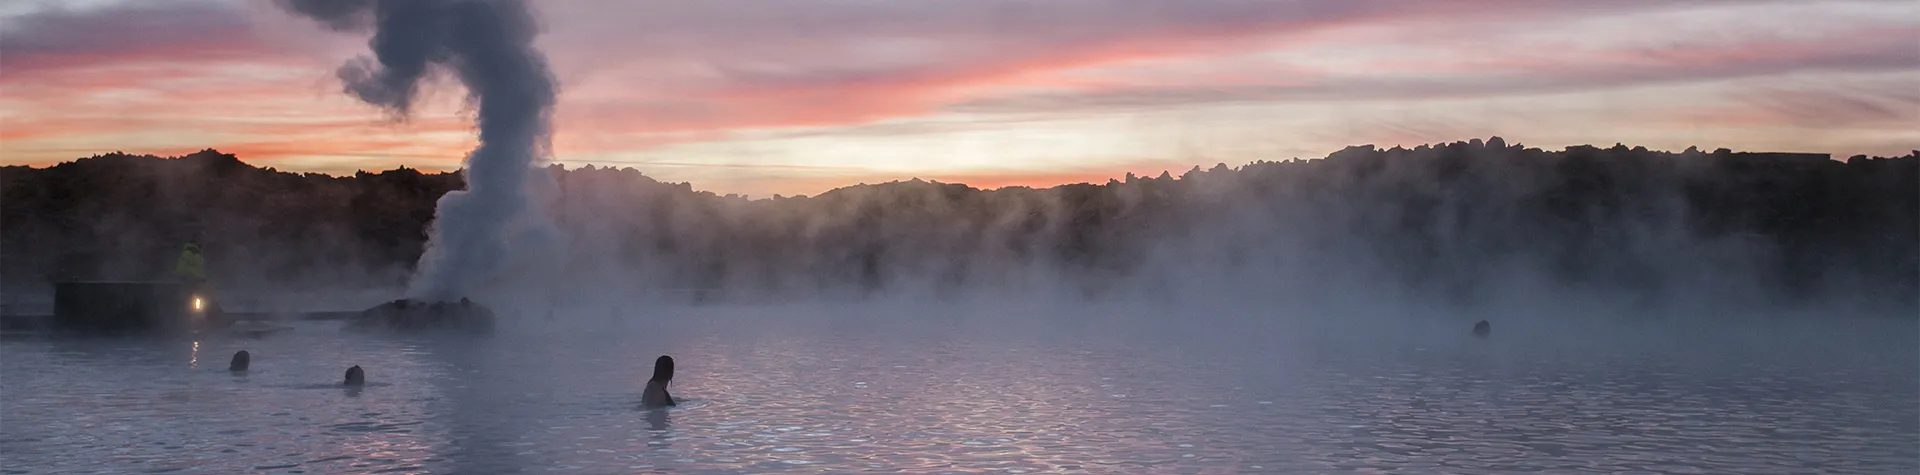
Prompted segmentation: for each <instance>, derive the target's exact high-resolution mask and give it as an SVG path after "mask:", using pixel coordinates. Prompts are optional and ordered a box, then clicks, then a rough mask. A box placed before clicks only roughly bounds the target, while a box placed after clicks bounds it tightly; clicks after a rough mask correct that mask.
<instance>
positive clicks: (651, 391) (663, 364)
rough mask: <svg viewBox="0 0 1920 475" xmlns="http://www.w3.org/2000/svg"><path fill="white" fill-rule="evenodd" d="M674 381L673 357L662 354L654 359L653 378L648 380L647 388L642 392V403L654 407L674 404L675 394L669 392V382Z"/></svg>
mask: <svg viewBox="0 0 1920 475" xmlns="http://www.w3.org/2000/svg"><path fill="white" fill-rule="evenodd" d="M672 381H673V357H672V356H665V355H662V356H661V357H660V358H659V359H655V360H653V379H649V380H647V389H646V390H645V391H643V392H641V394H640V404H641V405H643V406H646V407H648V408H653V409H657V408H662V407H667V406H672V405H674V401H673V395H672V394H669V393H667V383H669V382H672Z"/></svg>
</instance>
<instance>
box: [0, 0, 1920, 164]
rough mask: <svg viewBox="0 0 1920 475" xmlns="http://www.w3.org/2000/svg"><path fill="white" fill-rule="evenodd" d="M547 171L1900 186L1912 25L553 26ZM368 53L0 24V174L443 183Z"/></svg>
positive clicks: (1901, 1) (1630, 4) (1918, 94)
mask: <svg viewBox="0 0 1920 475" xmlns="http://www.w3.org/2000/svg"><path fill="white" fill-rule="evenodd" d="M531 3H532V4H533V5H534V8H535V9H536V10H537V14H538V15H539V16H540V19H541V22H542V24H543V27H544V33H543V35H542V36H541V37H540V40H539V45H540V47H541V48H542V49H543V50H544V51H545V53H546V54H547V55H548V57H549V61H550V63H551V65H552V68H553V72H554V75H555V77H556V78H557V79H558V81H559V83H560V87H561V93H560V100H559V105H558V106H557V109H556V112H555V114H556V115H555V117H554V136H553V155H554V157H553V158H554V159H555V160H557V161H559V162H560V163H563V164H566V165H567V166H569V167H573V166H585V165H587V164H595V165H601V166H618V167H627V166H631V167H634V168H638V169H640V170H642V171H644V172H646V173H647V174H648V175H651V176H654V177H656V178H659V179H661V180H665V181H674V182H680V181H690V182H693V184H694V186H695V187H696V188H700V189H707V190H713V191H717V192H722V193H728V192H740V193H750V194H753V195H767V194H772V193H787V194H794V193H804V194H813V193H818V192H820V191H824V190H826V189H829V188H833V187H837V186H842V185H849V184H854V183H859V182H869V183H872V182H881V181H891V180H900V179H909V178H914V177H920V178H924V179H935V180H940V181H948V182H963V183H968V184H973V185H976V186H984V187H995V186H1003V185H1011V184H1024V185H1036V186H1050V185H1054V184H1060V183H1069V182H1080V181H1092V182H1104V181H1105V180H1106V179H1107V178H1109V177H1115V176H1119V175H1124V174H1125V173H1127V172H1135V173H1141V174H1158V173H1159V172H1160V171H1161V170H1169V169H1170V170H1173V171H1174V173H1175V174H1179V173H1180V171H1181V170H1185V169H1187V168H1190V167H1192V166H1194V165H1205V166H1211V165H1212V164H1214V163H1217V162H1225V163H1227V164H1229V165H1239V164H1244V163H1247V162H1250V161H1254V160H1280V159H1287V158H1294V157H1302V158H1305V157H1322V156H1325V155H1326V154H1327V153H1329V152H1333V151H1336V150H1339V149H1340V148H1342V147H1345V146H1348V145H1360V144H1375V145H1379V146H1382V147H1386V146H1393V145H1408V146H1412V145H1418V144H1422V143H1433V142H1442V141H1454V140H1465V139H1470V138H1476V137H1478V138H1485V137H1489V136H1494V135H1499V136H1502V137H1505V138H1506V139H1507V140H1508V142H1518V143H1522V144H1526V145H1528V146H1536V147H1543V148H1548V149H1558V148H1561V147H1565V146H1567V145H1576V144H1595V145H1601V146H1610V145H1612V144H1614V143H1616V142H1623V143H1626V144H1629V145H1645V146H1647V147H1650V148H1655V149H1668V150H1679V149H1684V148H1686V147H1688V146H1694V145H1697V146H1700V147H1701V148H1703V149H1713V148H1718V147H1728V148H1733V149H1736V150H1747V151H1805V152H1822V153H1832V154H1835V155H1836V156H1839V157H1845V156H1849V155H1853V154H1869V155H1888V156H1891V155H1904V154H1907V153H1909V152H1910V151H1912V150H1914V149H1917V148H1920V1H1913V0H1889V1H1838V0H1800V1H1760V0H1725V1H1706V0H1703V1H1666V2H1658V1H1625V0H1620V1H1610V0H1450V1H1423V2H1413V1H1399V0H1391V1H1390V0H1339V1H1335V0H1330V1H1281V0H1268V1H1262V0H1238V1H1224V0H1219V1H1216V0H1155V1H1144V0H1046V1H1041V0H1023V1H1002V0H887V1H879V0H834V1H813V0H788V1H775V0H692V1H689V0H658V1H656V0H533V1H532V2H531ZM366 42H367V37H366V36H365V35H354V34H340V33H337V32H332V31H328V30H327V29H326V28H324V27H322V25H319V24H317V23H315V22H313V21H311V20H307V19H302V18H297V17H295V16H294V15H291V14H289V13H287V12H285V11H284V10H281V9H280V8H278V7H276V6H275V4H274V2H272V1H268V0H258V1H238V0H226V1H223V0H138V1H131V0H130V1H113V0H85V1H69V0H58V1H51V0H49V1H36V0H26V1H12V2H6V3H5V4H3V5H0V162H4V163H6V164H12V165H17V164H26V165H34V166H43V165H49V164H53V163H57V162H61V161H67V160H72V159H74V158H78V157H84V156H88V155H93V154H98V153H105V152H112V151H125V152H129V153H152V154H159V155H178V154H183V153H189V152H192V151H196V150H200V149H205V148H215V149H219V150H221V151H223V152H228V153H234V154H237V155H239V156H240V158H241V159H242V160H246V161H248V162H250V163H253V164H255V165H258V166H271V167H276V168H279V169H281V170H287V171H313V172H324V173H334V174H340V173H352V172H353V171H355V170H361V169H365V170H383V169H391V168H394V167H396V166H398V165H403V164H404V165H407V166H411V167H416V168H422V169H429V170H446V169H454V168H458V167H459V166H460V161H461V159H462V158H463V157H464V156H465V154H466V152H467V151H468V150H470V149H472V148H473V146H474V136H473V133H472V130H471V109H470V108H469V107H467V106H466V105H465V102H464V100H465V93H464V91H463V90H462V89H461V88H460V86H459V84H458V82H457V81H454V80H452V79H451V78H445V77H442V78H441V79H439V80H437V81H436V84H437V85H438V86H436V87H434V88H432V89H430V90H429V91H428V93H427V96H426V98H425V101H424V102H423V103H421V104H419V106H418V108H417V110H415V111H414V114H413V115H412V116H410V117H408V118H406V119H405V120H398V119H396V118H394V117H392V116H390V115H389V114H388V113H387V112H384V111H382V110H379V109H377V108H375V107H372V106H369V105H366V104H364V103H361V102H359V101H358V100H356V99H354V98H353V97H350V96H348V95H346V94H343V93H342V86H341V83H340V81H339V80H338V79H337V78H336V77H335V75H334V70H335V69H336V68H338V67H340V65H341V64H342V63H344V62H346V61H348V60H351V59H352V58H354V57H355V56H359V55H363V54H366V53H365V52H366V48H367V46H366Z"/></svg>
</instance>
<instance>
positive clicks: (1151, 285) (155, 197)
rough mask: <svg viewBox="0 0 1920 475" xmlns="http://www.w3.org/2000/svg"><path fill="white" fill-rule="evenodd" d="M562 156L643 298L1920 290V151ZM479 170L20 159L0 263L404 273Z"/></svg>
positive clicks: (572, 206) (13, 275)
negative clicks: (673, 163)
mask: <svg viewBox="0 0 1920 475" xmlns="http://www.w3.org/2000/svg"><path fill="white" fill-rule="evenodd" d="M549 171H550V175H551V176H552V177H553V178H554V179H555V182H556V183H557V184H558V185H559V186H558V188H557V189H558V190H559V191H558V194H557V196H554V197H552V198H553V200H552V202H551V204H550V209H551V210H552V215H553V216H554V217H555V219H556V221H557V222H558V223H559V225H560V227H561V228H562V229H563V230H564V231H566V232H565V233H564V234H565V235H566V236H568V237H569V239H571V240H572V241H571V242H570V243H569V248H568V251H567V252H566V253H565V254H564V255H561V256H553V257H552V259H551V260H552V261H553V262H554V263H555V264H558V265H559V266H560V268H561V269H562V271H563V275H565V276H572V277H568V278H573V279H579V282H575V283H576V284H578V285H583V286H603V287H604V286H619V287H621V289H622V291H632V292H643V291H645V290H646V289H660V288H701V289H711V290H713V291H715V292H718V293H720V294H723V295H724V294H727V293H753V294H756V295H763V296H766V295H772V296H778V295H804V294H809V293H819V292H847V293H850V294H854V295H857V294H861V293H866V292H873V291H880V290H886V289H887V288H889V287H892V286H917V287H923V288H928V289H934V290H943V289H967V288H975V287H983V288H984V287H994V286H1022V285H1029V284H1031V283H1033V282H1039V281H1046V282H1055V283H1062V284H1058V285H1062V286H1063V287H1070V288H1072V289H1076V290H1078V291H1081V292H1084V293H1085V294H1086V295H1093V296H1099V295H1106V294H1111V293H1115V292H1128V291H1140V290H1141V289H1156V288H1166V287H1167V286H1176V287H1177V286H1180V285H1211V284H1209V282H1217V283H1219V284H1220V285H1223V286H1234V285H1239V286H1247V287H1249V288H1257V287H1259V286H1262V285H1269V284H1268V282H1270V283H1271V285H1275V286H1279V285H1312V284H1313V283H1314V282H1315V281H1318V280H1327V279H1332V276H1336V275H1337V276H1345V277H1350V278H1352V279H1353V280H1352V281H1353V282H1362V283H1369V284H1368V285H1381V286H1385V285H1389V284H1390V285H1392V286H1394V287H1396V288H1404V289H1411V291H1413V292H1422V293H1428V294H1433V295H1442V296H1448V298H1456V299H1459V298H1465V299H1471V298H1472V296H1473V295H1476V293H1478V292H1484V291H1487V290H1488V289H1490V288H1497V287H1498V286H1500V285H1504V284H1502V282H1501V279H1502V276H1512V275H1516V272H1518V273H1521V274H1526V275H1537V276H1540V277H1541V278H1543V279H1547V280H1551V281H1553V282H1555V283H1557V285H1564V286H1569V287H1578V288H1591V289H1601V290H1604V291H1609V292H1624V293H1623V294H1621V295H1627V296H1633V297H1635V298H1659V297H1661V296H1662V294H1663V293H1671V292H1674V291H1675V290H1674V289H1678V288H1692V287H1694V286H1698V285H1701V284H1702V282H1708V283H1710V282H1716V281H1723V280H1725V281H1739V282H1742V283H1743V284H1742V285H1749V286H1750V287H1751V288H1752V289H1756V290H1755V291H1756V292H1758V293H1759V294H1760V295H1763V296H1765V297H1766V298H1769V299H1779V300H1782V301H1789V300H1802V299H1807V298H1813V297H1820V296H1834V295H1839V296H1843V298H1847V299H1865V300H1870V301H1875V302H1882V303H1888V302H1891V303H1895V304H1912V302H1914V301H1915V300H1916V298H1920V222H1916V217H1917V216H1920V159H1917V158H1916V155H1914V154H1909V155H1907V156H1903V157H1895V158H1868V157H1853V158H1851V159H1848V160H1846V161H1844V162H1842V161H1834V160H1830V159H1827V157H1826V156H1824V155H1805V154H1743V153H1734V152H1731V151H1728V150H1724V149H1722V150H1718V151H1715V152H1712V153H1703V152H1699V151H1696V150H1692V149H1689V150H1688V151H1686V152H1680V153H1668V152H1657V151H1649V150H1646V149H1645V148H1637V147H1636V148H1628V147H1626V146H1618V145H1617V146H1614V147H1612V148H1606V149H1601V148H1594V147H1573V148H1569V149H1567V150H1565V151H1544V150H1540V149H1537V148H1525V147H1521V146H1518V145H1507V144H1505V143H1504V142H1503V141H1501V140H1500V139H1498V138H1495V139H1492V140H1489V141H1486V142H1482V141H1480V140H1473V141H1471V142H1456V143H1451V144H1440V145H1434V146H1421V147H1418V148H1413V149H1403V148H1394V149H1390V150H1381V149H1376V148H1374V147H1371V146H1367V147H1350V148H1348V149H1345V150H1342V151H1339V152H1336V153H1334V154H1331V155H1330V156H1328V157H1326V158H1325V159H1323V160H1288V161H1283V162H1266V161H1262V162H1254V163H1251V164H1248V165H1245V166H1241V167H1237V168H1230V167H1227V166H1226V165H1224V164H1222V165H1217V166H1215V167H1213V168H1211V169H1206V170H1203V169H1201V168H1199V167H1195V168H1194V169H1193V170H1190V171H1187V172H1186V173H1184V174H1181V175H1180V176H1178V177H1175V176H1172V174H1170V173H1162V174H1161V175H1160V176H1159V177H1156V178H1142V177H1135V176H1132V175H1128V176H1127V177H1126V178H1125V179H1124V180H1113V181H1110V182H1108V183H1105V184H1099V185H1095V184H1074V185H1062V186H1057V187H1053V188H1047V189H1032V188H1026V187H1008V188H1003V189H998V190H980V189H975V188H972V187H968V186H965V185H960V184H943V183H931V182H923V181H920V180H917V179H916V180H912V181H904V182H892V183H885V184H877V185H859V186H851V187H846V188H840V189H836V190H833V191H829V192H826V193H823V194H820V195H818V196H814V197H793V198H788V197H777V198H773V199H760V200H747V199H744V198H741V197H738V196H731V195H729V196H719V195H716V194H713V193H710V192H701V191H695V190H693V189H692V187H691V186H690V185H688V184H684V183H682V184H670V183H661V182H658V181H655V180H654V179H652V178H649V177H646V176H644V175H642V174H641V173H640V172H637V171H635V170H633V169H631V168H628V169H611V168H595V167H585V168H580V169H574V170H565V169H562V168H560V167H558V166H553V167H550V168H549ZM460 186H461V175H460V174H459V173H457V172H455V173H422V172H420V171H418V170H413V169H407V168H401V169H397V170H389V171H384V172H379V173H367V172H360V173H356V174H354V175H353V176H346V177H336V176H328V175H322V174H312V173H307V174H296V173H287V172H281V171H276V170H274V169H271V168H266V169H262V168H258V167H254V166H251V165H248V164H246V163H243V162H242V161H240V159H239V158H238V157H235V156H233V155H227V154H222V153H219V152H217V151H214V150H206V151H202V152H198V153H194V154H191V155H187V156H183V157H177V158H161V157H155V156H150V155H127V154H122V153H114V154H107V155H99V156H94V157H89V158H82V159H79V160H76V161H73V162H67V163H61V164H58V165H54V166H51V167H46V168H32V167H23V166H9V167H4V168H0V187H4V188H3V189H0V191H3V192H4V196H0V198H3V200H0V223H3V224H0V266H4V268H3V269H0V272H3V273H0V278H4V280H5V282H6V285H7V286H8V287H9V288H10V289H22V288H26V287H31V286H34V285H40V284H43V283H45V282H49V281H52V280H58V279H73V278H84V279H127V278H148V277H151V276H155V275H164V272H165V271H166V269H168V268H169V266H170V265H171V263H172V259H173V258H174V257H175V256H176V254H175V253H177V252H178V249H179V246H180V245H181V243H183V242H187V241H190V240H192V241H198V242H200V243H201V244H202V246H204V247H205V248H206V249H207V253H208V260H209V268H210V272H211V273H212V274H214V275H215V276H216V280H219V281H220V282H224V283H227V285H233V286H247V285H257V286H272V285H323V284H324V283H327V282H336V281H342V280H361V281H364V280H369V279H371V280H375V281H380V282H383V283H398V282H401V281H402V280H403V279H404V277H405V275H406V274H407V272H408V269H409V268H410V266H412V265H413V263H414V261H415V260H417V259H418V258H419V255H420V253H421V252H422V248H423V245H424V241H425V239H426V237H425V236H426V234H425V232H426V229H427V226H428V224H429V221H430V220H431V219H432V217H433V210H434V204H435V200H436V199H438V198H439V197H440V196H441V195H442V194H444V193H446V192H447V191H449V190H454V189H457V188H458V187H460ZM1036 276H1041V277H1036ZM1321 276H1328V277H1326V279H1322V278H1321ZM615 277H618V278H615ZM562 280H565V279H562Z"/></svg>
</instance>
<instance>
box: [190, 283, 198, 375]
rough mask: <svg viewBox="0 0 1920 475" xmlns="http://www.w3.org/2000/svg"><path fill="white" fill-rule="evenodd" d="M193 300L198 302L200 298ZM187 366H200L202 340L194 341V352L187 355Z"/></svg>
mask: <svg viewBox="0 0 1920 475" xmlns="http://www.w3.org/2000/svg"><path fill="white" fill-rule="evenodd" d="M193 301H194V302H195V303H198V302H199V301H200V299H193ZM187 367H188V368H199V367H200V342H199V341H198V340H195V341H194V342H193V353H191V354H188V355H187Z"/></svg>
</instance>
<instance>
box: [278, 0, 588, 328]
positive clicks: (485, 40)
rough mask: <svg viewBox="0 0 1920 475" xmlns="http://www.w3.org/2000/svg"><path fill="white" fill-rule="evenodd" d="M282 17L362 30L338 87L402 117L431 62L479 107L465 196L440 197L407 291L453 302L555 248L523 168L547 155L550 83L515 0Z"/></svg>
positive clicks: (309, 3) (391, 3)
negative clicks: (511, 265) (511, 257)
mask: <svg viewBox="0 0 1920 475" xmlns="http://www.w3.org/2000/svg"><path fill="white" fill-rule="evenodd" d="M283 5H284V6H285V7H287V9H288V10H291V11H293V12H296V13H299V14H302V15H305V16H308V17H312V18H313V19H315V20H319V21H322V22H324V23H326V24H327V25H328V26H329V27H331V28H333V29H335V30H343V31H357V30H361V29H364V28H366V27H367V26H369V25H368V24H369V23H371V26H372V28H373V32H374V33H373V39H372V40H371V41H370V42H369V47H370V48H371V49H372V50H373V57H371V58H369V57H366V56H362V57H359V58H356V59H355V60H353V61H351V62H348V63H347V64H345V65H342V66H341V67H340V70H339V75H340V79H341V80H342V81H345V82H346V91H347V92H348V93H350V94H352V95H354V96H355V97H358V98H360V100H362V101H365V102H367V103H368V104H373V105H376V106H380V107H384V108H387V109H389V110H391V111H393V112H395V113H397V114H400V115H402V116H404V115H405V114H406V113H407V112H408V111H409V109H410V107H411V106H412V104H413V101H414V96H415V92H416V91H417V90H418V89H419V87H420V82H421V80H423V79H425V78H426V76H427V75H428V74H429V73H430V72H431V71H433V70H434V67H435V66H438V67H443V68H447V69H449V70H451V71H453V72H454V73H455V74H457V75H458V76H459V78H460V81H461V82H462V83H463V84H465V85H466V86H467V92H468V96H469V99H470V100H472V101H473V102H474V103H475V104H476V105H477V106H478V107H477V108H478V110H479V115H478V118H477V119H476V122H477V124H476V125H478V127H479V129H480V146H479V147H478V148H476V149H474V151H473V153H472V154H471V155H469V156H468V157H467V163H466V184H467V189H466V190H460V191H454V192H451V193H448V194H446V195H445V196H443V197H442V198H441V199H440V202H439V203H438V206H437V208H436V210H435V216H434V224H433V228H432V229H431V231H429V240H428V245H427V251H426V253H425V254H423V255H422V256H421V257H420V266H419V270H418V272H417V273H416V274H415V275H414V277H413V281H412V282H411V283H410V284H409V286H410V288H409V289H408V296H409V297H412V298H418V299H426V300H452V299H457V298H460V297H462V296H463V295H464V294H466V293H468V292H469V291H470V290H472V289H473V287H474V286H476V285H478V284H480V283H481V282H483V281H485V280H486V279H488V278H489V277H491V276H494V275H496V274H498V273H499V272H500V269H501V267H502V265H503V264H504V262H503V261H502V256H504V255H506V251H507V250H508V249H510V248H511V249H515V250H516V254H519V255H526V254H529V253H527V252H524V250H526V249H529V248H535V247H536V246H535V245H537V244H540V243H544V242H553V241H552V240H550V239H547V238H548V237H550V236H551V233H552V229H551V224H550V223H549V222H548V220H547V219H546V218H545V216H544V213H541V212H540V211H539V210H538V209H537V208H536V207H532V206H529V202H530V201H531V200H532V197H533V195H534V194H536V191H537V189H538V188H537V187H536V186H535V185H538V183H534V182H533V180H536V179H544V178H546V177H545V176H541V175H535V174H534V173H532V171H533V170H534V169H535V168H534V166H535V165H536V164H537V163H538V162H542V161H545V156H546V154H547V153H548V152H549V138H550V132H551V125H550V123H551V117H552V112H553V105H554V97H555V83H554V79H553V75H552V73H551V72H549V71H548V69H547V60H546V56H545V55H543V54H541V53H540V51H539V50H537V49H535V48H534V46H533V39H534V36H536V35H537V34H538V29H537V28H536V26H535V24H534V19H533V16H532V12H531V11H530V10H529V9H528V8H527V6H526V4H525V3H524V2H522V1H520V0H404V1H403V0H337V1H336V0H284V3H283Z"/></svg>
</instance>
